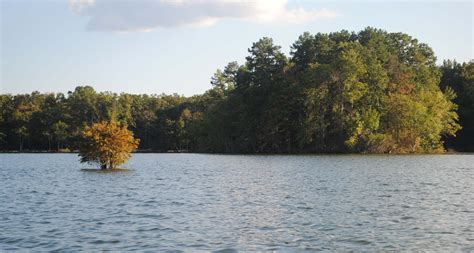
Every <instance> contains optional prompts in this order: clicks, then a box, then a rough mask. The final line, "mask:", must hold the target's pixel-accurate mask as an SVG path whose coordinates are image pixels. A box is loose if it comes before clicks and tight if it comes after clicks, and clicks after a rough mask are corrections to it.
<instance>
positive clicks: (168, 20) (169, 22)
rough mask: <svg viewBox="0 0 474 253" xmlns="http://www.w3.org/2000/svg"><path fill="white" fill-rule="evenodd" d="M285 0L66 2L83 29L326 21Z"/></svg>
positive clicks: (323, 12)
mask: <svg viewBox="0 0 474 253" xmlns="http://www.w3.org/2000/svg"><path fill="white" fill-rule="evenodd" d="M287 2H288V0H253V1H252V0H134V1H132V0H116V1H113V0H70V2H69V3H70V7H71V9H73V10H74V11H75V12H77V13H78V14H80V15H82V16H86V17H89V22H88V24H87V29H89V30H98V31H123V32H133V31H142V32H143V31H145V32H146V31H152V30H154V29H156V28H166V27H176V26H198V27H203V26H212V25H214V24H216V23H217V22H219V21H220V20H222V19H226V18H230V19H242V20H247V21H251V22H257V23H279V24H301V23H306V22H311V21H314V20H317V19H328V18H334V17H336V16H337V13H335V12H333V11H330V10H327V9H319V10H305V9H304V8H301V7H300V8H294V9H290V8H288V6H287Z"/></svg>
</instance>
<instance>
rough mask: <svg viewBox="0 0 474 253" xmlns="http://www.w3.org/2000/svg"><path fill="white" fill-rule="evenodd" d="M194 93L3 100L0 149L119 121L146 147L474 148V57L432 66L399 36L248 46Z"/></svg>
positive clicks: (63, 143) (333, 36) (63, 146)
mask: <svg viewBox="0 0 474 253" xmlns="http://www.w3.org/2000/svg"><path fill="white" fill-rule="evenodd" d="M248 52H249V55H248V56H247V57H246V61H245V63H243V64H238V63H237V62H231V63H229V64H228V65H227V66H225V67H224V68H223V69H222V70H220V69H219V70H217V71H216V73H215V74H214V75H213V76H212V78H211V85H212V88H211V89H209V90H208V91H206V92H205V93H204V94H201V95H195V96H191V97H184V96H180V95H177V94H173V95H165V94H161V95H145V94H144V95H133V94H126V93H121V94H117V93H113V92H96V91H95V90H94V89H93V88H92V87H90V86H79V87H76V88H75V90H74V91H70V92H68V93H67V94H62V93H39V92H33V93H31V94H18V95H10V94H2V95H0V147H1V150H4V151H8V150H10V151H11V150H19V151H25V150H54V151H56V150H71V151H73V150H77V147H78V146H79V145H80V143H79V142H80V138H79V135H80V133H81V131H82V130H83V129H85V128H86V127H87V126H90V125H92V124H93V123H97V122H101V121H106V120H112V119H113V120H116V121H118V122H120V123H121V124H122V125H126V126H128V129H129V130H131V131H132V132H133V133H134V135H135V137H137V138H139V139H140V145H139V147H138V148H139V150H141V151H157V152H166V151H192V152H220V153H308V152H317V153H324V152H330V153H345V152H367V153H438V152H443V151H445V150H446V149H447V148H449V149H455V150H459V151H473V150H474V62H472V61H471V62H468V63H462V64H461V63H457V62H455V61H445V62H444V63H443V65H442V66H437V65H436V57H435V55H434V52H433V50H432V49H431V48H430V47H429V46H428V45H427V44H424V43H420V42H419V41H418V40H417V39H415V38H412V37H411V36H409V35H407V34H404V33H388V32H386V31H383V30H379V29H375V28H370V27H369V28H366V29H364V30H362V31H360V32H357V33H356V32H348V31H345V30H343V31H340V32H334V33H329V34H325V33H317V34H310V33H304V34H302V35H301V36H299V38H298V39H297V40H296V41H295V42H294V43H293V45H291V52H290V55H289V56H287V55H285V54H284V53H282V52H281V47H280V46H277V45H275V44H274V43H273V40H272V39H271V38H266V37H264V38H262V39H260V40H259V41H257V42H255V43H253V44H252V46H251V47H250V48H249V50H248Z"/></svg>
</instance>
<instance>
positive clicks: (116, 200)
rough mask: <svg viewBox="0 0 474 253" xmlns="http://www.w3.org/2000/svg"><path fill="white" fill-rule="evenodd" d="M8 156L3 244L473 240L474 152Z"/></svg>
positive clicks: (0, 220)
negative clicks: (126, 158)
mask: <svg viewBox="0 0 474 253" xmlns="http://www.w3.org/2000/svg"><path fill="white" fill-rule="evenodd" d="M124 167H126V168H130V169H131V171H128V172H114V173H97V172H90V171H82V170H81V169H83V168H90V166H87V165H83V164H80V163H79V162H78V157H77V155H75V154H0V250H9V249H13V250H21V249H35V250H43V251H44V250H47V251H49V250H65V251H74V250H88V251H89V250H94V251H97V250H140V251H143V250H151V251H155V250H159V251H165V250H184V251H199V250H203V251H208V250H211V251H214V250H243V251H245V250H280V251H303V250H309V251H315V250H323V251H324V250H351V249H354V250H364V251H365V250H369V251H372V250H377V251H380V250H381V251H385V250H417V249H428V250H437V251H453V250H465V251H472V250H474V246H473V245H474V155H443V156H362V155H356V156H237V155H235V156H234V155H232V156H227V155H199V154H135V155H134V156H133V158H132V159H131V160H130V162H129V163H127V164H126V165H124Z"/></svg>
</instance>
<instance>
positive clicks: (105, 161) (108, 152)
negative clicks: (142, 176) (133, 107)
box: [79, 120, 139, 169]
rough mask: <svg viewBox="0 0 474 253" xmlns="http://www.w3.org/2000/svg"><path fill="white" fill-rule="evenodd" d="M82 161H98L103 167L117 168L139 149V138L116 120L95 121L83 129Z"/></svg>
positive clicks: (80, 152) (80, 151) (80, 154)
mask: <svg viewBox="0 0 474 253" xmlns="http://www.w3.org/2000/svg"><path fill="white" fill-rule="evenodd" d="M82 139H83V140H82V143H81V145H80V149H79V156H80V157H81V162H86V163H96V164H99V165H100V166H101V168H102V169H107V168H109V169H115V168H116V167H117V166H118V165H120V164H123V163H124V162H126V161H127V160H128V159H129V158H130V156H131V153H132V152H133V151H134V150H135V149H137V147H138V143H139V139H136V138H134V137H133V133H132V132H131V131H130V130H128V129H127V127H126V126H123V125H121V124H120V123H118V122H117V121H115V120H111V121H102V122H99V123H94V124H92V126H86V127H85V128H84V130H83V131H82Z"/></svg>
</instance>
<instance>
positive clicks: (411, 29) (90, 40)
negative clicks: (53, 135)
mask: <svg viewBox="0 0 474 253" xmlns="http://www.w3.org/2000/svg"><path fill="white" fill-rule="evenodd" d="M0 6H1V37H0V42H1V51H0V56H1V72H0V93H13V94H15V93H30V92H32V91H35V90H38V91H41V92H67V91H69V90H73V89H74V87H75V86H77V85H92V86H93V87H94V88H95V89H96V90H98V91H114V92H129V93H149V94H160V93H163V92H164V93H178V94H183V95H187V96H189V95H193V94H200V93H202V92H204V91H205V90H207V89H209V88H210V83H209V79H210V77H211V76H212V74H213V73H214V72H215V70H216V69H217V68H222V67H224V66H225V65H226V64H227V62H230V61H238V62H239V63H243V62H244V58H245V56H247V54H248V53H247V49H248V48H249V47H250V46H251V44H252V42H255V41H257V40H258V39H259V38H261V37H263V36H269V37H272V38H273V39H274V41H275V43H276V44H278V45H280V46H282V50H283V51H284V52H285V53H288V52H289V50H290V45H291V44H292V43H293V42H294V41H295V40H296V39H297V37H298V36H299V35H300V34H302V33H303V32H305V31H309V32H311V33H316V32H332V31H338V30H341V29H346V30H349V31H359V30H361V29H363V28H365V27H367V26H372V27H377V28H382V29H385V30H387V31H390V32H404V33H408V34H409V35H411V36H413V37H415V38H418V39H419V40H420V41H421V42H425V43H428V44H429V45H430V46H431V47H432V48H433V50H434V51H435V53H436V55H437V57H438V61H439V62H442V60H443V59H456V60H458V61H468V60H470V59H473V58H474V57H473V52H474V48H473V47H474V46H473V44H474V43H473V42H474V41H473V33H474V32H473V8H474V4H473V2H472V1H449V2H448V1H446V2H442V1H419V2H412V1H399V2H386V1H342V0H339V1H331V2H329V1H309V0H307V1H291V0H290V1H285V0H273V1H267V0H258V2H246V3H238V2H236V1H229V0H208V1H201V2H199V1H189V0H181V1H180V2H172V1H170V0H135V1H131V0H127V1H112V0H73V1H71V2H70V1H67V0H64V1H59V0H58V1H41V0H35V1H33V0H30V1H28V0H26V1H25V0H19V1H13V0H0Z"/></svg>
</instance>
